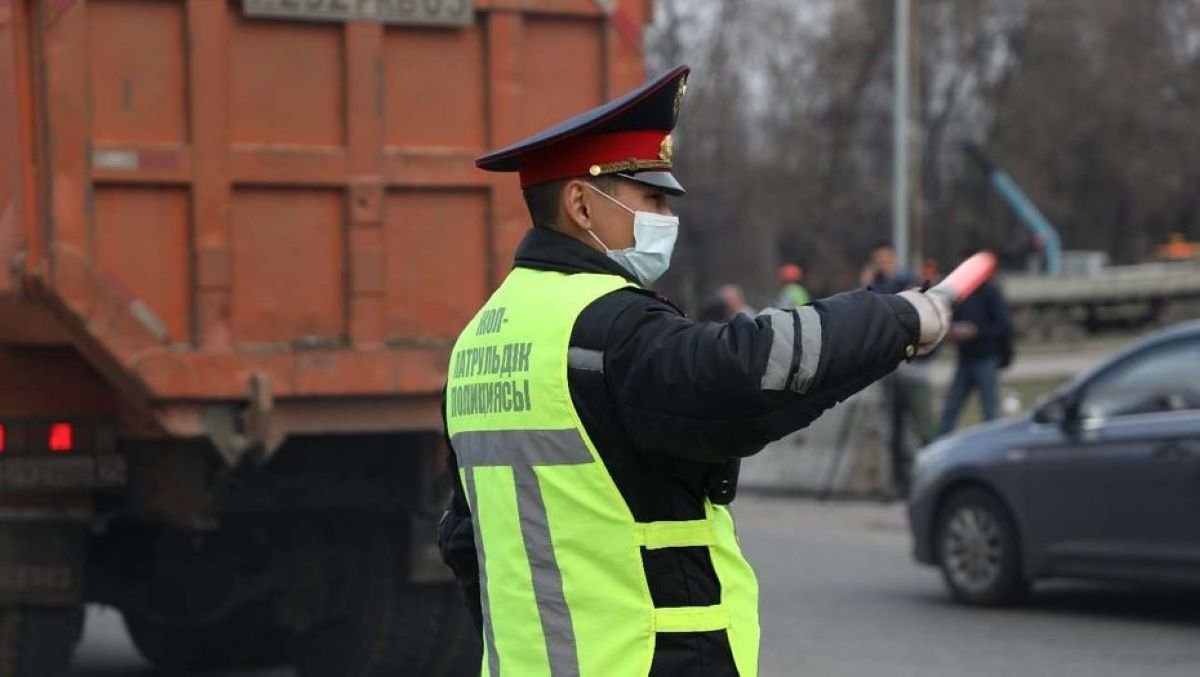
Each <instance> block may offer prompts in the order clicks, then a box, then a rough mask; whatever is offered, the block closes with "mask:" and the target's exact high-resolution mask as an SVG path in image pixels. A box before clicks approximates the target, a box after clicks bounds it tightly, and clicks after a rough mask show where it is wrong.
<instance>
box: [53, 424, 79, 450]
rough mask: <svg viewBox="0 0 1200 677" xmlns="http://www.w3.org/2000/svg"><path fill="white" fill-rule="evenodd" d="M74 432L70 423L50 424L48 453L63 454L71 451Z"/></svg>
mask: <svg viewBox="0 0 1200 677" xmlns="http://www.w3.org/2000/svg"><path fill="white" fill-rule="evenodd" d="M74 432H75V431H74V430H73V429H72V428H71V424H70V423H51V424H50V435H49V437H50V439H49V443H50V451H54V452H58V453H65V452H68V451H70V450H71V448H72V446H73V445H74V437H75V435H74Z"/></svg>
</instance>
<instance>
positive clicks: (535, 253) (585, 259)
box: [514, 228, 640, 286]
mask: <svg viewBox="0 0 1200 677" xmlns="http://www.w3.org/2000/svg"><path fill="white" fill-rule="evenodd" d="M514 267H516V268H532V269H533V270H550V271H554V272H557V273H601V274H605V275H619V276H620V277H622V278H624V279H626V280H629V281H630V282H632V283H633V284H636V285H639V286H640V283H639V282H638V279H637V278H636V277H634V275H633V274H632V273H630V272H629V271H627V270H625V269H624V268H622V267H621V265H620V264H618V263H617V262H616V261H613V260H612V259H610V258H608V256H607V255H606V254H605V253H604V252H601V251H597V250H595V249H592V248H591V247H589V246H587V245H586V244H584V243H582V242H580V241H579V240H576V239H575V238H573V237H570V236H568V235H563V234H562V233H559V232H556V231H553V230H549V229H547V228H531V229H529V232H528V233H526V234H525V239H523V240H522V241H521V244H520V245H519V246H518V247H517V255H516V260H515V262H514Z"/></svg>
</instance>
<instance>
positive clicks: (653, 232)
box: [587, 183, 679, 286]
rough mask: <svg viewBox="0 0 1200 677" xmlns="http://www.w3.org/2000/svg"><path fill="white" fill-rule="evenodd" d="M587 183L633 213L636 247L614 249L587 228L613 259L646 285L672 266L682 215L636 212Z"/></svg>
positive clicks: (650, 283) (634, 242) (590, 186)
mask: <svg viewBox="0 0 1200 677" xmlns="http://www.w3.org/2000/svg"><path fill="white" fill-rule="evenodd" d="M587 185H588V187H589V188H591V189H592V190H594V191H596V192H597V193H599V194H601V195H603V196H604V197H605V198H607V199H609V200H611V201H612V202H614V203H616V204H617V205H618V206H619V207H621V209H624V210H625V211H627V212H629V213H631V214H633V246H632V247H630V248H629V249H618V250H615V251H614V250H612V249H609V248H608V245H606V244H604V242H603V241H601V240H600V238H599V237H597V236H596V233H594V232H592V231H591V230H588V234H589V235H591V236H592V239H593V240H595V241H596V242H599V243H600V246H601V247H604V251H605V253H607V254H608V257H609V258H610V259H612V260H613V261H616V262H617V263H618V264H620V266H621V267H622V268H624V269H625V270H628V271H629V272H631V273H633V275H634V277H636V278H637V279H638V281H639V282H641V283H642V284H643V285H644V286H650V285H652V284H654V282H655V280H657V279H658V278H660V277H662V276H663V273H665V272H667V268H669V267H670V266H671V252H672V251H674V249H675V238H676V237H677V236H678V235H679V217H678V216H665V215H663V214H655V213H654V212H640V211H634V210H632V209H630V208H629V207H626V206H625V205H624V204H621V202H620V201H619V200H617V199H616V198H614V197H613V196H611V195H609V194H608V193H605V192H604V191H602V190H600V189H599V188H597V187H595V186H593V185H592V184H590V183H589V184H587Z"/></svg>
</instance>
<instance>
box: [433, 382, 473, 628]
mask: <svg viewBox="0 0 1200 677" xmlns="http://www.w3.org/2000/svg"><path fill="white" fill-rule="evenodd" d="M442 402H443V404H442V424H443V429H444V427H445V418H446V412H445V397H443V399H442ZM446 448H447V449H448V450H449V451H448V455H449V459H447V462H446V466H447V468H448V469H449V470H448V472H449V473H450V475H451V480H452V481H451V483H450V484H451V487H452V489H451V492H450V498H449V500H448V501H447V504H446V510H445V512H443V513H442V518H441V521H440V522H438V549H439V550H441V553H442V561H443V562H445V563H446V566H448V567H450V570H451V571H453V572H454V578H455V580H457V581H458V587H459V589H460V590H461V591H462V594H463V601H464V602H465V603H466V605H467V611H469V612H470V614H471V618H472V619H474V621H475V627H476V628H482V627H483V610H482V606H481V602H480V597H479V594H480V590H479V560H478V559H476V554H475V526H474V524H473V523H472V521H471V509H470V507H469V506H468V505H467V499H466V496H465V495H464V494H463V488H462V482H461V481H459V478H458V461H457V459H456V458H455V456H454V450H453V448H452V447H451V446H450V440H449V439H448V438H447V439H446Z"/></svg>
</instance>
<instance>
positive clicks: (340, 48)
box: [0, 0, 649, 426]
mask: <svg viewBox="0 0 1200 677" xmlns="http://www.w3.org/2000/svg"><path fill="white" fill-rule="evenodd" d="M455 1H456V0H446V2H445V3H443V6H449V5H450V4H453V3H454V2H455ZM274 4H276V5H278V6H279V7H284V6H285V5H286V4H287V3H283V2H276V3H274ZM317 4H318V3H316V2H312V3H309V2H307V0H305V1H304V2H297V3H296V5H297V6H302V5H308V6H313V7H316V5H317ZM324 4H328V5H329V7H330V8H332V7H333V4H331V3H327V2H326V3H324ZM347 4H353V3H347ZM371 4H372V3H370V2H367V3H358V4H357V5H356V6H362V7H364V8H366V7H367V6H368V5H371ZM375 4H379V3H375ZM392 4H396V5H397V6H399V5H401V4H404V3H400V2H396V3H392ZM244 6H245V3H244V2H242V0H46V1H43V0H35V1H32V2H27V1H23V2H15V3H14V2H11V1H9V2H5V0H0V260H5V261H7V260H12V256H13V255H15V254H16V253H18V252H19V251H20V250H21V249H26V251H27V253H28V257H27V259H26V261H27V263H26V265H25V267H24V269H23V271H21V272H23V273H24V275H25V277H24V278H23V279H19V280H18V281H19V282H21V283H22V284H23V285H24V287H23V289H22V292H31V291H32V292H36V293H28V294H27V295H26V296H25V297H24V298H25V299H27V300H26V301H22V302H21V303H16V302H13V300H12V299H11V298H0V325H5V326H18V325H19V326H22V327H42V328H41V329H38V330H37V331H35V332H32V333H31V332H24V333H23V334H22V333H14V332H11V331H9V332H7V333H3V332H0V344H3V343H4V342H6V341H11V340H12V338H13V337H18V336H25V335H29V336H34V337H35V338H38V340H42V341H46V340H50V339H52V338H55V337H58V340H61V339H62V337H63V336H64V335H69V336H70V338H71V341H72V342H73V343H74V344H75V345H77V346H81V348H80V350H83V351H84V354H86V355H87V356H88V361H89V363H90V365H91V368H92V369H93V370H94V371H92V372H90V373H89V375H88V376H86V377H85V376H83V375H82V372H81V376H80V377H79V379H80V382H81V383H83V382H89V383H90V381H88V379H94V378H95V374H96V373H99V374H103V375H104V377H103V378H104V379H105V380H106V381H110V382H111V383H112V384H113V386H114V387H115V388H116V390H115V392H119V393H121V395H120V396H117V395H115V394H114V395H113V396H112V397H113V398H114V399H118V398H130V397H133V398H139V397H144V398H145V399H148V400H150V402H149V406H148V407H147V408H150V407H160V406H163V405H166V404H169V403H176V404H179V405H180V406H183V403H184V402H185V401H187V402H205V401H212V400H214V399H225V400H230V399H235V400H236V399H239V398H243V397H245V393H246V387H247V378H248V375H249V374H252V373H255V372H258V373H261V374H264V375H266V376H268V377H269V378H270V379H271V382H272V383H273V384H274V386H273V387H274V392H275V394H276V398H277V400H279V401H280V404H279V406H280V410H281V411H283V410H286V408H287V407H288V406H290V404H289V402H290V403H294V402H296V401H300V400H304V401H308V402H315V401H325V402H332V401H334V400H337V401H339V402H340V401H341V399H342V398H364V399H365V398H384V399H386V400H387V401H389V402H392V403H393V404H394V406H396V407H400V406H401V405H400V404H399V403H403V402H411V403H413V404H412V405H411V406H413V407H418V408H420V410H421V411H425V408H426V407H427V406H428V404H429V402H430V401H431V400H430V399H429V398H430V397H432V396H434V395H436V393H437V390H438V388H439V386H440V383H441V381H442V379H443V378H444V368H445V364H444V363H445V352H446V347H447V346H448V344H449V342H450V341H451V340H452V339H453V337H454V336H455V335H456V334H457V333H458V331H459V330H460V329H461V328H462V326H464V325H465V324H466V322H467V321H468V320H469V318H470V316H471V314H472V313H473V312H474V310H475V308H477V307H478V305H479V304H480V303H481V302H482V301H483V300H484V298H485V297H486V295H487V294H488V293H489V292H490V290H491V289H492V288H494V286H495V285H496V284H498V283H499V281H500V279H501V278H502V277H503V275H504V274H505V272H506V271H507V270H508V267H509V265H510V261H511V256H512V252H513V250H514V248H515V247H516V245H517V242H518V241H519V240H520V238H521V237H522V236H523V234H524V231H525V230H526V229H527V228H528V217H527V215H526V213H525V209H524V205H523V203H522V200H521V196H520V192H519V189H518V186H517V182H516V179H515V177H513V176H510V175H490V174H485V173H482V172H479V171H478V170H476V169H475V168H474V164H473V159H474V157H475V156H477V155H478V154H479V153H480V152H482V151H484V150H485V149H487V148H492V147H497V146H500V145H503V144H506V143H509V142H511V141H514V140H516V139H518V138H520V137H521V136H523V135H526V134H528V133H531V132H534V131H536V130H538V129H540V128H542V127H544V126H545V125H548V124H552V123H555V122H557V121H559V120H560V119H562V118H564V117H567V116H569V115H573V114H575V113H578V112H580V111H582V110H584V109H586V108H588V107H590V106H593V105H596V104H598V103H600V102H601V101H602V100H604V99H605V98H607V97H610V96H615V95H617V94H620V93H621V92H623V91H625V90H626V89H628V88H629V87H631V86H633V85H634V84H636V83H637V82H638V81H639V80H640V79H641V77H640V75H641V69H642V54H641V46H640V37H641V30H642V27H643V25H644V24H645V22H646V21H647V20H648V19H649V14H648V11H647V6H646V0H605V1H603V2H600V1H597V0H474V12H473V18H472V21H471V22H469V23H467V24H463V25H459V26H438V27H420V26H413V25H396V24H392V23H386V22H381V21H349V22H345V21H340V20H338V21H328V22H309V21H294V20H289V19H262V18H251V17H247V16H246V15H245V12H244ZM428 6H430V7H432V6H433V4H432V3H430V4H429V5H428ZM30 7H33V8H35V10H36V11H35V15H34V16H29V17H25V16H24V15H23V14H22V12H23V11H25V8H30ZM326 18H329V17H326ZM26 19H27V20H26ZM34 65H41V66H44V68H41V69H39V68H34ZM43 76H44V77H43ZM26 92H28V93H26ZM33 94H38V96H34V95H33ZM39 97H40V98H39ZM38 100H41V101H44V102H45V104H44V106H40V107H39V105H38V104H37V101H38ZM34 130H38V132H37V133H35V131H34ZM14 139H15V140H14ZM37 139H42V140H44V141H47V143H44V144H40V145H39V144H38V143H37V142H36V141H37ZM50 140H52V141H53V143H48V141H50ZM22 144H24V145H23V146H22ZM17 146H19V147H17ZM36 153H40V154H41V156H40V157H35V155H36ZM35 160H37V162H35ZM35 167H41V168H42V172H43V173H42V174H38V173H36V172H35ZM12 205H17V206H16V207H15V208H14V207H13V206H12ZM43 206H44V209H43ZM39 210H41V211H39ZM50 238H52V239H50ZM27 240H28V241H27ZM6 280H7V278H5V277H4V276H0V295H3V294H5V292H6V290H7V289H8V283H7V281H6ZM10 296H11V295H10ZM139 302H140V304H139ZM34 303H42V304H44V307H45V308H48V309H50V310H49V312H48V313H47V312H42V313H41V314H40V315H39V316H38V317H37V318H35V317H34V314H31V313H29V312H28V308H29V307H30V304H34ZM47 317H50V318H53V321H55V322H59V323H60V324H61V327H60V330H59V331H57V332H56V331H53V330H51V329H49V328H46V327H45V326H44V325H46V323H47V322H48V321H49V320H47ZM34 320H36V321H34ZM159 327H161V328H163V329H165V336H164V335H163V332H160V331H158V328H159ZM5 336H7V337H10V338H7V339H6V338H4V337H5ZM2 347H3V346H2V345H0V348H2ZM88 392H91V391H90V390H89V391H88ZM143 393H145V394H143ZM18 394H19V393H18ZM305 398H307V399H305ZM316 398H324V399H323V400H321V399H316ZM35 399H36V398H35ZM142 404H146V403H144V402H143V403H142ZM0 406H3V405H2V403H0ZM358 410H359V407H356V406H347V405H339V407H338V408H337V411H338V414H337V417H338V418H337V420H338V424H339V425H345V426H354V425H370V426H378V425H383V423H382V422H383V421H386V420H388V419H386V418H385V417H382V416H378V415H376V416H375V417H374V418H370V417H365V415H364V417H359V419H358V420H357V422H351V421H350V420H349V419H343V418H341V417H342V416H343V415H345V416H347V417H349V416H350V415H351V413H353V412H354V411H358ZM364 411H366V410H365V409H364ZM368 418H370V420H369V421H368ZM314 420H315V419H314ZM396 420H399V419H396ZM420 420H422V421H424V420H425V419H424V418H421V419H420ZM415 421H417V419H416V418H412V419H411V421H410V423H409V424H411V425H416V423H414V422H415Z"/></svg>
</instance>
